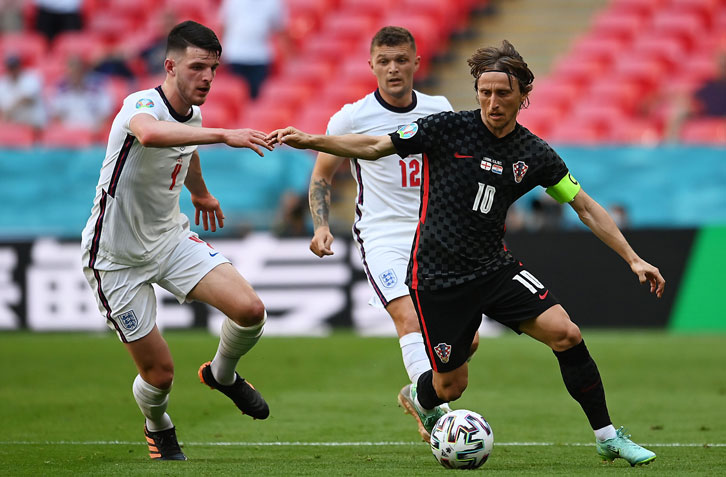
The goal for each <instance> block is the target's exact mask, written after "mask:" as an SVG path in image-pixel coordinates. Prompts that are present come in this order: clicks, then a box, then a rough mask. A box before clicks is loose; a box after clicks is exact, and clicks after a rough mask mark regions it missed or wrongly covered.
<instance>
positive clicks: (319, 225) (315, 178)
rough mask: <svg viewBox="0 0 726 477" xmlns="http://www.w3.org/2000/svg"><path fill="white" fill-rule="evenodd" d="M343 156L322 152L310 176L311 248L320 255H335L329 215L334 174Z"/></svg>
mask: <svg viewBox="0 0 726 477" xmlns="http://www.w3.org/2000/svg"><path fill="white" fill-rule="evenodd" d="M343 160H344V158H343V157H338V156H333V155H331V154H327V153H324V152H321V153H319V154H318V158H317V159H316V161H315V167H313V173H312V175H311V176H310V188H309V190H308V199H309V200H308V202H309V203H310V215H311V216H312V218H313V227H314V229H315V233H314V235H313V238H312V240H311V241H310V250H311V251H312V252H313V253H314V254H315V255H317V256H318V257H324V256H325V255H333V250H332V249H331V245H332V244H333V240H334V237H333V234H331V233H330V225H329V224H328V215H329V213H330V194H331V189H332V187H333V176H334V175H335V171H337V170H338V168H339V167H340V164H341V163H342V162H343Z"/></svg>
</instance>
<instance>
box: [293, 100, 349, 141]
mask: <svg viewBox="0 0 726 477" xmlns="http://www.w3.org/2000/svg"><path fill="white" fill-rule="evenodd" d="M337 111H338V109H335V108H332V107H331V108H330V109H326V108H321V107H317V105H310V106H308V107H307V108H305V109H304V110H303V112H302V113H301V114H299V115H298V116H297V117H296V118H295V120H294V123H293V124H294V125H295V127H297V128H299V129H300V130H302V131H305V132H307V133H311V134H325V132H326V130H327V127H328V121H329V120H330V117H331V116H332V115H333V114H335V113H336V112H337Z"/></svg>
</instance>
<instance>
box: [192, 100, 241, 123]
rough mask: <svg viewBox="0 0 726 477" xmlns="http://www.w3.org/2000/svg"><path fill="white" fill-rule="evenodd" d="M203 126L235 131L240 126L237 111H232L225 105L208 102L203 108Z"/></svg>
mask: <svg viewBox="0 0 726 477" xmlns="http://www.w3.org/2000/svg"><path fill="white" fill-rule="evenodd" d="M201 110H202V125H203V126H204V127H208V128H225V129H234V128H236V127H238V125H239V120H238V119H239V117H238V115H237V114H236V113H237V111H238V110H237V109H235V110H232V109H230V108H228V107H227V105H226V104H225V103H222V102H218V101H206V102H205V103H204V104H203V105H202V106H201Z"/></svg>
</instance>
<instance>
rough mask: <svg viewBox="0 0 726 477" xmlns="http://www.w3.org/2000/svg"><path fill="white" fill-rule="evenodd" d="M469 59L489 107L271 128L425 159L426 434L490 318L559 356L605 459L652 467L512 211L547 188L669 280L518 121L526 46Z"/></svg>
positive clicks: (419, 300)
mask: <svg viewBox="0 0 726 477" xmlns="http://www.w3.org/2000/svg"><path fill="white" fill-rule="evenodd" d="M468 63H469V66H470V67H471V74H472V76H473V77H474V85H475V89H476V96H477V100H478V102H479V105H480V107H481V109H478V110H474V111H462V112H456V113H455V112H443V113H438V114H433V115H431V116H426V117H424V118H421V119H419V120H417V121H416V122H415V123H412V124H408V125H403V126H401V127H400V128H399V129H398V130H397V131H396V132H393V133H391V134H390V135H387V136H366V135H358V134H348V135H342V136H324V135H309V134H306V133H303V132H301V131H298V130H296V129H294V128H286V129H282V130H278V131H274V132H272V133H270V134H269V135H268V140H269V141H270V142H271V143H275V142H279V143H284V144H288V145H290V146H292V147H295V148H300V149H314V150H317V151H322V152H326V153H329V154H334V155H337V156H342V157H357V158H360V159H368V160H374V159H377V158H379V157H382V156H386V155H389V154H392V153H398V154H399V155H400V156H401V157H406V156H408V155H409V154H415V153H423V157H424V161H423V183H422V186H421V209H420V217H419V225H418V229H417V231H416V234H415V236H414V240H413V244H412V249H411V260H410V262H409V270H408V276H407V283H408V285H409V288H410V291H411V297H412V298H413V302H414V305H415V307H416V312H417V314H418V318H419V322H420V324H421V330H422V331H423V334H424V342H425V344H426V349H427V352H428V355H429V359H430V360H431V364H432V368H433V369H432V370H431V371H429V372H427V373H424V374H423V375H421V377H420V378H419V380H418V382H417V383H416V384H415V385H408V386H406V387H404V388H403V389H402V390H401V393H400V396H399V402H401V403H402V404H403V405H404V407H406V408H407V409H409V411H411V412H412V413H413V415H414V417H416V418H417V419H418V420H420V421H421V422H422V423H423V424H424V426H425V427H427V428H428V429H429V430H430V429H431V428H432V427H433V425H434V424H435V422H432V421H433V419H432V418H431V415H432V414H431V410H432V409H434V408H435V407H436V406H437V405H439V404H441V403H443V402H447V401H454V400H456V399H458V398H459V397H460V396H461V395H462V393H463V392H464V390H465V389H466V387H467V384H468V364H467V358H468V356H469V347H470V345H471V342H472V339H473V337H474V334H475V333H476V330H477V329H478V328H479V324H480V321H481V314H482V313H485V314H486V315H487V316H489V317H491V318H492V319H494V320H497V321H498V322H500V323H502V324H504V325H506V326H508V327H510V328H511V329H512V330H514V331H515V332H517V333H520V334H521V333H524V334H527V335H529V336H531V337H532V338H534V339H536V340H538V341H541V342H542V343H544V344H546V345H547V346H549V347H550V348H551V349H552V350H553V352H554V354H555V356H556V357H557V360H558V362H559V366H560V370H561V373H562V378H563V380H564V382H565V386H566V388H567V390H568V391H569V393H570V395H571V396H572V397H573V398H574V399H575V400H576V401H577V402H578V403H579V404H580V406H581V407H582V409H583V410H584V412H585V414H586V416H587V418H588V420H589V422H590V425H591V426H592V429H593V431H594V433H595V438H596V449H597V452H598V454H600V456H601V457H602V459H603V460H606V461H612V460H614V459H615V458H618V457H619V458H623V459H625V460H626V461H628V462H629V463H630V464H631V465H642V464H648V463H650V462H652V461H653V460H654V459H655V454H654V453H653V452H651V451H649V450H647V449H645V448H643V447H641V446H639V445H637V444H635V443H634V442H632V441H631V440H630V439H629V435H628V434H626V433H625V431H624V429H623V428H620V429H617V430H616V429H615V427H614V426H613V424H612V421H611V420H610V416H609V413H608V409H607V405H606V402H605V391H604V389H603V384H602V381H601V379H600V374H599V372H598V369H597V366H596V364H595V362H594V361H593V359H592V357H591V356H590V353H589V352H588V350H587V347H586V346H585V342H584V340H583V339H582V335H581V334H580V329H579V328H578V327H577V325H575V324H574V323H573V322H572V321H571V320H570V317H569V315H568V314H567V312H566V311H565V309H564V308H563V307H562V306H561V305H560V304H559V302H558V300H557V298H556V297H555V296H554V295H553V293H552V292H551V291H550V290H549V289H548V288H547V287H546V286H545V285H544V284H542V282H540V281H539V280H538V279H537V278H536V277H535V276H534V275H532V274H531V273H530V272H529V271H527V268H526V267H525V266H524V265H523V264H522V262H520V261H519V259H518V258H515V257H514V256H513V255H512V253H511V252H510V251H508V250H507V249H506V248H505V247H504V244H503V238H504V221H505V218H506V215H507V210H508V209H509V207H510V206H511V205H512V203H513V202H514V201H515V200H517V199H518V198H519V197H521V196H522V195H524V194H525V193H527V192H529V191H530V190H532V189H533V188H534V187H536V186H542V187H544V188H545V189H546V191H547V193H548V194H550V195H551V196H552V197H554V198H555V199H556V200H557V201H559V202H560V203H567V204H569V205H570V206H571V207H572V208H573V209H574V210H575V211H576V212H577V214H578V216H579V218H580V220H581V221H582V222H583V223H584V224H585V225H587V226H588V227H589V228H590V230H591V231H592V232H593V233H594V234H595V235H596V236H597V237H598V238H599V239H600V240H601V241H602V242H604V243H605V244H606V245H607V246H609V247H610V248H611V249H613V250H614V251H615V252H617V253H618V255H620V256H621V257H622V258H623V260H625V261H626V262H627V263H628V265H630V269H631V270H632V271H633V273H635V274H636V275H637V276H638V279H639V281H640V283H648V284H649V285H650V291H651V293H655V294H656V296H657V297H659V298H660V297H661V296H662V294H663V291H664V289H665V280H664V279H663V277H662V275H661V274H660V272H659V271H658V269H657V268H656V267H654V266H653V265H651V264H649V263H647V262H646V261H644V260H643V259H641V258H640V257H639V256H638V255H637V254H636V253H635V251H633V249H632V248H631V247H630V245H629V244H628V242H627V241H626V240H625V237H623V235H622V233H621V232H620V230H619V229H618V227H617V225H616V224H615V222H614V221H613V220H612V218H611V217H610V216H609V215H608V213H607V212H606V211H605V209H604V208H603V207H602V206H600V205H599V204H598V203H597V202H595V200H593V199H592V198H590V196H588V195H587V194H586V193H585V191H584V190H583V189H582V187H581V186H580V184H579V183H578V182H577V180H576V179H575V178H574V177H573V176H572V175H571V174H570V172H569V170H568V168H567V166H566V165H565V163H564V161H563V160H562V159H561V158H560V157H559V155H558V154H557V153H556V152H555V151H554V150H553V149H552V148H551V147H550V146H549V145H548V144H547V143H546V142H545V141H543V140H542V139H540V138H538V137H537V136H535V135H534V134H532V133H531V132H530V131H528V130H527V129H526V128H524V127H523V126H521V125H520V124H518V123H517V114H518V112H519V110H520V109H521V108H523V107H526V106H527V105H528V95H529V93H530V91H531V90H532V82H533V81H534V75H533V74H532V72H531V71H530V69H529V68H528V67H527V64H526V63H525V62H524V60H523V59H522V57H521V55H520V54H519V53H518V52H517V51H516V50H515V49H514V47H513V46H512V45H511V44H510V43H509V42H507V41H504V42H502V44H501V46H499V47H496V48H495V47H490V48H482V49H479V50H477V52H476V53H475V54H474V55H473V56H472V57H471V58H470V59H469V60H468Z"/></svg>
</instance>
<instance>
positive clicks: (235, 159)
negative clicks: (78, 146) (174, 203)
mask: <svg viewBox="0 0 726 477" xmlns="http://www.w3.org/2000/svg"><path fill="white" fill-rule="evenodd" d="M104 155H105V151H104V150H103V149H102V148H93V149H83V150H59V149H34V150H29V151H18V150H0V178H2V179H0V181H1V182H2V187H0V204H1V205H0V237H3V238H29V237H35V236H55V237H61V238H78V237H79V236H80V233H81V230H82V229H83V227H84V226H85V224H86V220H87V219H88V216H89V215H90V212H91V206H92V204H93V197H94V195H95V188H96V183H97V182H98V174H99V171H100V168H101V163H102V162H103V158H104ZM200 157H201V162H202V172H203V174H204V179H205V181H206V183H207V187H208V188H209V190H210V192H211V193H212V194H213V195H215V197H217V198H218V199H219V201H220V203H221V205H222V210H223V211H224V213H225V215H226V216H227V218H228V219H229V222H228V223H232V224H242V223H244V224H249V225H250V226H251V227H253V228H264V227H266V226H267V225H268V224H269V222H270V221H271V220H272V218H273V216H274V213H275V210H276V209H277V206H278V202H279V198H280V196H281V195H282V194H283V193H284V192H285V191H287V190H293V191H296V192H298V193H301V194H307V187H308V182H309V179H310V173H311V171H312V166H313V162H314V156H312V155H311V154H310V153H308V152H305V151H297V150H294V149H290V148H282V149H280V150H275V151H271V152H270V151H265V157H259V156H258V155H257V154H255V153H254V152H252V151H250V150H246V149H231V148H228V147H219V146H203V147H201V148H200ZM181 208H182V211H183V212H184V213H186V214H188V215H189V216H190V217H192V214H193V212H194V208H193V207H192V205H191V201H190V200H189V194H188V193H184V192H182V199H181ZM225 229H227V228H226V227H225ZM232 232H233V230H229V232H228V233H232Z"/></svg>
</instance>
